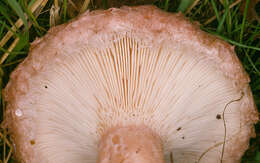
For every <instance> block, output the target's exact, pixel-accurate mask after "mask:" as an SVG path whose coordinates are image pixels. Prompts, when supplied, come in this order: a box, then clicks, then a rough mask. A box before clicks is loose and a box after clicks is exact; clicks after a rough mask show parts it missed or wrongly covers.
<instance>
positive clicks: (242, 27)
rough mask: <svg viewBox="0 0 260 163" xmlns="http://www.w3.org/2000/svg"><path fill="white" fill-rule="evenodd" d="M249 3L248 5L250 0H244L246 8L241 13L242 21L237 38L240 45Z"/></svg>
mask: <svg viewBox="0 0 260 163" xmlns="http://www.w3.org/2000/svg"><path fill="white" fill-rule="evenodd" d="M249 3H250V0H246V6H245V10H244V13H243V21H242V25H241V31H240V37H239V42H240V43H242V41H243V40H242V39H243V34H244V28H245V22H246V16H247V11H248V6H249Z"/></svg>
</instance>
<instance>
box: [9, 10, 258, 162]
mask: <svg viewBox="0 0 260 163" xmlns="http://www.w3.org/2000/svg"><path fill="white" fill-rule="evenodd" d="M248 83H249V77H248V75H247V74H246V72H245V71H244V69H243V67H242V65H241V63H240V62H239V59H238V58H237V56H236V54H235V52H234V47H232V46H231V45H229V44H227V43H226V42H224V41H222V40H220V39H218V38H216V37H215V36H211V35H209V34H207V33H205V32H203V31H201V30H200V29H199V26H198V25H196V24H193V23H191V22H189V21H188V20H186V19H185V18H184V16H183V15H181V14H171V13H166V12H164V11H162V10H160V9H157V8H156V7H154V6H139V7H122V8H120V9H116V8H112V9H109V10H105V11H100V10H98V11H93V12H86V13H84V14H83V15H81V16H80V17H78V18H77V19H75V20H73V21H71V22H69V23H67V24H64V25H60V26H57V27H54V28H51V29H50V30H49V32H48V34H46V35H45V36H44V37H43V38H40V39H37V40H36V41H34V42H33V43H32V45H31V49H30V52H29V55H28V57H27V58H26V59H25V60H24V62H23V63H21V64H20V65H19V66H18V67H17V68H16V70H15V71H14V72H13V73H12V74H11V78H10V81H9V83H8V85H7V87H6V88H5V90H4V95H5V99H6V101H7V103H8V104H7V111H6V116H5V123H6V124H7V127H8V128H9V129H10V132H11V135H12V139H13V141H14V144H15V147H16V156H17V158H18V159H20V160H22V161H24V162H30V163H36V162H37V163H57V162H63V163H67V162H68V163H71V162H77V163H80V162H88V163H94V162H96V161H97V155H98V153H97V151H98V144H99V140H100V138H101V136H102V135H103V134H105V132H106V131H107V130H108V129H109V128H113V127H115V126H128V125H131V126H133V125H145V126H147V127H149V128H150V129H152V130H153V131H154V132H155V133H157V134H158V135H159V137H160V139H161V141H162V144H163V148H164V157H165V160H166V162H170V160H173V161H174V162H182V163H190V162H192V163H194V162H200V163H208V162H211V163H214V162H216V163H219V162H220V161H221V160H222V162H228V163H233V162H239V160H240V158H241V156H242V155H243V153H244V151H245V150H246V149H247V148H248V143H249V139H250V137H252V136H254V126H253V124H254V123H256V122H257V121H258V113H257V110H256V106H255V104H254V101H253V98H252V93H251V90H250V88H249V85H248ZM171 156H173V157H171Z"/></svg>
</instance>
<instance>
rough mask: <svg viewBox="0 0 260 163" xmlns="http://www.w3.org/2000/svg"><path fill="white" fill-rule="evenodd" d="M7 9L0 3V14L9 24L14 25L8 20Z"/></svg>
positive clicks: (8, 13)
mask: <svg viewBox="0 0 260 163" xmlns="http://www.w3.org/2000/svg"><path fill="white" fill-rule="evenodd" d="M7 8H8V7H7V6H6V5H4V4H3V3H1V2H0V13H1V14H2V15H3V16H4V18H5V19H6V20H7V21H8V22H9V23H10V24H11V25H14V23H13V21H12V20H11V18H10V16H9V15H10V12H8V9H7Z"/></svg>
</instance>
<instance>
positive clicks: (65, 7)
mask: <svg viewBox="0 0 260 163" xmlns="http://www.w3.org/2000/svg"><path fill="white" fill-rule="evenodd" d="M66 17H67V0H63V20H64V22H66Z"/></svg>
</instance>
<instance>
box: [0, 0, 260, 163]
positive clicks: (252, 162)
mask: <svg viewBox="0 0 260 163" xmlns="http://www.w3.org/2000/svg"><path fill="white" fill-rule="evenodd" d="M71 2H74V3H71ZM77 2H79V1H76V0H27V1H25V0H3V1H0V89H1V90H2V89H3V88H4V87H5V85H6V84H7V82H8V79H9V75H10V73H11V72H12V71H13V70H14V68H15V67H16V66H17V65H18V64H19V63H20V62H22V61H23V59H24V58H25V57H26V55H27V53H28V50H29V47H30V42H32V41H33V40H35V39H36V37H42V36H43V35H44V34H45V33H46V32H47V30H48V29H49V28H50V27H51V26H54V25H57V24H61V23H64V22H67V21H68V20H69V19H71V18H72V17H74V16H75V15H77V14H78V13H82V12H84V11H85V10H86V9H87V8H89V9H96V8H108V7H110V1H109V0H102V1H101V2H102V4H103V5H101V6H98V5H97V4H96V3H95V2H94V1H90V0H84V1H83V0H82V1H80V2H82V4H81V5H79V4H77ZM134 2H135V1H134V0H133V3H134ZM253 2H256V0H255V1H254V0H251V1H250V0H243V1H242V0H222V1H220V0H164V1H162V0H157V1H154V2H153V4H154V5H156V6H158V7H159V8H162V9H164V10H165V11H168V12H183V13H184V14H185V15H186V16H187V17H189V18H190V19H191V20H192V21H198V22H199V23H200V24H201V29H202V30H205V31H207V32H209V33H211V34H213V35H216V36H218V37H220V38H221V39H223V40H225V41H227V42H229V43H230V44H232V45H234V46H235V50H236V52H237V54H238V57H239V58H240V60H241V62H242V64H243V66H244V68H245V69H246V71H247V72H248V74H249V76H250V78H251V83H250V86H251V88H252V92H253V95H254V98H255V102H256V105H257V107H258V108H260V57H259V56H260V22H259V18H258V19H257V18H256V17H252V16H251V17H249V16H250V13H252V12H253V11H257V12H258V15H259V17H260V2H259V3H258V4H255V8H252V7H250V4H252V3H253ZM79 6H82V7H79ZM50 13H51V14H50ZM50 20H51V21H50ZM3 101H4V99H3V98H2V96H1V95H0V103H1V109H0V122H2V121H3V115H4V110H5V106H4V104H5V103H4V102H3ZM255 129H256V135H257V136H256V138H253V139H251V141H250V148H249V149H248V150H247V152H246V153H245V154H244V156H243V158H242V162H243V163H257V162H260V123H258V124H256V126H255ZM13 152H14V149H13V147H12V143H11V141H10V140H9V136H8V134H7V131H6V130H5V129H3V128H0V163H12V162H14V160H13V158H12V154H13Z"/></svg>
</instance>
